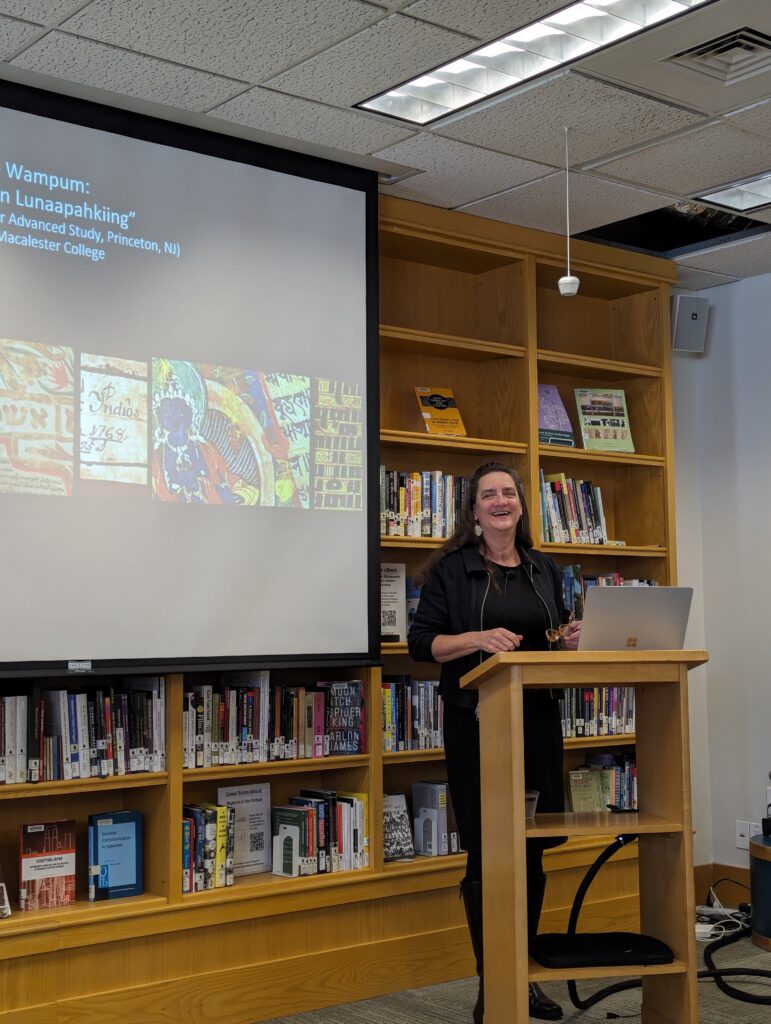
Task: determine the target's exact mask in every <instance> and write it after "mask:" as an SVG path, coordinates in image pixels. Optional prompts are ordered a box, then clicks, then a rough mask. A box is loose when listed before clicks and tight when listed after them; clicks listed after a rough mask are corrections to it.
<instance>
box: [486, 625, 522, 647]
mask: <svg viewBox="0 0 771 1024" xmlns="http://www.w3.org/2000/svg"><path fill="white" fill-rule="evenodd" d="M478 636H479V650H480V651H487V652H488V654H500V653H501V652H502V651H516V649H517V648H518V647H519V645H520V644H521V643H522V634H521V633H512V632H511V630H508V629H504V628H503V626H499V627H498V628H497V629H485V630H483V631H482V632H481V633H479V634H478Z"/></svg>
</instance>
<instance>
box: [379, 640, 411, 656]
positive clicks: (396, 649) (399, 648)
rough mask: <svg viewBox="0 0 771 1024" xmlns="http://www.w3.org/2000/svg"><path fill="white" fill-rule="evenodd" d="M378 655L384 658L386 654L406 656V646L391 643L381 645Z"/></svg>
mask: <svg viewBox="0 0 771 1024" xmlns="http://www.w3.org/2000/svg"><path fill="white" fill-rule="evenodd" d="M380 653H381V655H383V657H385V656H386V655H388V654H406V653H407V644H402V643H393V644H381V645H380Z"/></svg>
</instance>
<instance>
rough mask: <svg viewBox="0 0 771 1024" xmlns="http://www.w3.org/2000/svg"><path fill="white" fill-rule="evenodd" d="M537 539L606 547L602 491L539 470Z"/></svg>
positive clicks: (586, 484) (582, 482)
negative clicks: (538, 531)
mask: <svg viewBox="0 0 771 1024" xmlns="http://www.w3.org/2000/svg"><path fill="white" fill-rule="evenodd" d="M540 498H541V501H540V509H541V536H542V537H543V539H544V540H545V541H547V542H550V543H554V544H607V543H608V528H607V524H606V522H605V510H604V508H603V504H602V492H601V490H600V488H599V487H595V486H594V485H593V484H592V482H591V480H573V479H572V478H570V477H566V476H565V474H564V473H548V474H545V473H544V471H543V470H541V494H540Z"/></svg>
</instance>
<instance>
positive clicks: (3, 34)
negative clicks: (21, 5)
mask: <svg viewBox="0 0 771 1024" xmlns="http://www.w3.org/2000/svg"><path fill="white" fill-rule="evenodd" d="M38 35H40V28H39V26H37V25H28V24H27V23H26V22H24V21H15V20H14V19H13V18H4V17H3V16H2V15H1V14H0V60H1V59H3V58H4V57H7V56H9V55H10V54H12V53H14V52H15V51H16V50H18V48H19V47H20V46H23V45H24V44H25V43H26V42H27V41H28V40H31V39H34V38H35V36H38Z"/></svg>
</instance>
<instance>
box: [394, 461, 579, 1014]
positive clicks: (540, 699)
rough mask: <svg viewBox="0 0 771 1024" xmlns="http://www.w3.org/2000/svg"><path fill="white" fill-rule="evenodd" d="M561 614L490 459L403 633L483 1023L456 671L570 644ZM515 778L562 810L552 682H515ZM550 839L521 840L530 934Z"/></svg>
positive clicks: (468, 725)
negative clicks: (455, 841)
mask: <svg viewBox="0 0 771 1024" xmlns="http://www.w3.org/2000/svg"><path fill="white" fill-rule="evenodd" d="M564 619H565V612H564V607H563V603H562V581H561V577H560V573H559V570H558V568H557V566H556V565H555V564H554V562H553V561H552V560H551V558H549V557H548V556H547V555H544V554H542V553H541V552H540V551H536V550H534V548H533V540H532V537H531V535H530V526H529V519H528V511H527V505H526V503H525V495H524V491H523V488H522V484H521V482H520V480H519V477H518V476H517V474H516V473H515V472H514V470H513V469H510V468H509V467H508V466H505V465H502V464H501V463H498V462H488V463H485V465H483V466H480V467H479V468H478V469H477V471H476V472H475V473H474V475H473V477H472V479H471V483H470V487H469V491H468V495H467V498H466V501H465V503H464V507H463V510H462V512H461V515H460V519H459V523H458V526H457V528H456V530H455V532H454V533H453V535H452V537H450V538H449V540H447V541H446V543H445V544H444V545H443V546H442V547H441V548H440V549H439V550H438V551H437V552H436V553H435V554H434V556H433V557H432V558H431V559H430V560H429V562H428V564H427V566H426V569H425V570H424V574H423V588H422V591H421V595H420V603H419V605H418V610H417V612H416V614H415V619H414V620H413V623H412V627H411V629H410V633H409V650H410V655H411V657H412V658H413V659H414V660H415V661H435V662H439V663H440V664H441V666H442V668H441V682H440V687H439V692H440V693H441V694H442V697H443V699H444V745H445V755H446V762H447V778H448V783H449V787H450V795H451V797H452V802H453V805H454V807H455V813H456V817H457V819H458V828H459V830H460V838H461V845H462V846H463V848H464V849H465V850H466V851H467V853H468V863H467V867H466V877H465V878H464V879H463V881H462V882H461V892H462V894H463V902H464V906H465V909H466V918H467V920H468V925H469V931H470V933H471V941H472V944H473V948H474V955H475V956H476V960H477V973H478V974H479V980H480V984H479V997H478V999H477V1003H476V1006H475V1007H474V1015H473V1019H474V1022H475V1024H481V1021H482V1017H483V1013H484V1003H483V985H482V962H483V958H482V827H481V799H480V773H479V723H478V720H477V715H476V705H477V694H476V693H475V692H469V691H465V690H461V688H460V686H459V680H460V678H461V676H463V675H464V674H465V673H466V672H469V671H470V670H471V669H472V668H474V666H476V665H478V664H479V663H480V662H481V661H482V660H484V659H485V658H486V657H488V656H489V655H491V654H498V653H499V652H501V651H516V650H522V651H540V650H549V649H550V648H552V647H554V646H556V644H560V645H561V646H563V647H567V648H569V649H575V648H576V647H577V646H578V637H579V634H580V630H581V624H580V623H578V622H570V623H568V624H567V625H566V626H564V627H563V628H562V629H560V626H561V625H562V623H563V620H564ZM524 719H525V736H524V760H525V785H526V786H527V788H528V789H537V790H538V791H539V793H540V796H539V798H538V809H539V810H540V811H562V810H563V809H564V802H563V783H562V727H561V723H560V716H559V707H558V703H557V697H556V696H554V695H552V693H551V691H544V690H533V691H525V696H524ZM560 841H561V840H559V839H556V840H555V839H551V840H549V839H545V840H533V839H530V840H528V841H527V918H528V934H529V935H535V934H536V932H537V930H538V921H539V918H540V915H541V907H542V905H543V896H544V890H545V887H546V876H545V874H544V872H543V867H542V863H541V860H542V854H543V851H544V849H545V848H546V847H548V846H553V845H556V844H557V843H559V842H560ZM529 1002H530V1016H531V1017H536V1018H539V1019H542V1020H558V1019H559V1018H560V1017H561V1016H562V1009H561V1008H560V1006H559V1005H558V1004H557V1003H555V1002H554V1001H553V1000H551V999H549V998H548V997H547V996H546V995H545V994H544V993H543V992H542V991H541V989H540V988H539V987H538V986H537V985H534V984H531V985H530V987H529Z"/></svg>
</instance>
